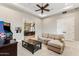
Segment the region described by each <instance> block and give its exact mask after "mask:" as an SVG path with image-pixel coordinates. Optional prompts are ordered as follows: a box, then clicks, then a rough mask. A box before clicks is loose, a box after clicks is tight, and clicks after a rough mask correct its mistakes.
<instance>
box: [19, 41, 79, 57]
mask: <svg viewBox="0 0 79 59" xmlns="http://www.w3.org/2000/svg"><path fill="white" fill-rule="evenodd" d="M65 43H66V47H65V50H64V52H63V54H57V53H55V52H53V51H50V50H48V49H47V48H46V46H45V45H44V44H42V49H40V50H38V51H36V52H35V53H34V54H32V53H31V52H30V51H28V50H27V49H25V48H23V47H22V44H21V42H20V43H18V56H79V42H76V41H75V42H71V41H65Z"/></svg>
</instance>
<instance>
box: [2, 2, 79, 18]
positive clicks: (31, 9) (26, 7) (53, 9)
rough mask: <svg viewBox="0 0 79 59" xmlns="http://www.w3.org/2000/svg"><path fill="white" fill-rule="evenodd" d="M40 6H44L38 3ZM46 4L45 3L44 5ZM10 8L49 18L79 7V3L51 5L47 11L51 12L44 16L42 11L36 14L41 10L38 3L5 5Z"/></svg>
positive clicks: (45, 13)
mask: <svg viewBox="0 0 79 59" xmlns="http://www.w3.org/2000/svg"><path fill="white" fill-rule="evenodd" d="M38 4H39V5H42V4H41V3H38ZM44 4H45V3H44ZM3 5H6V6H9V7H11V8H12V7H13V8H14V9H17V10H19V11H22V12H23V11H24V12H28V13H31V14H32V15H35V16H38V17H40V18H44V17H48V16H51V15H54V14H56V13H59V12H62V11H66V10H70V9H74V8H77V7H79V4H78V3H49V6H48V7H47V9H50V11H49V12H46V11H44V13H43V14H41V12H40V11H38V12H36V11H35V10H37V9H39V8H38V7H37V6H36V3H17V4H3Z"/></svg>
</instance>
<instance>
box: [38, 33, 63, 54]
mask: <svg viewBox="0 0 79 59" xmlns="http://www.w3.org/2000/svg"><path fill="white" fill-rule="evenodd" d="M39 40H40V41H42V42H43V43H44V44H46V45H47V48H48V49H49V50H52V51H54V52H57V53H59V54H61V53H63V51H64V47H65V43H64V36H63V35H57V34H48V33H44V34H43V35H42V37H39Z"/></svg>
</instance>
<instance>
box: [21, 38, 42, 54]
mask: <svg viewBox="0 0 79 59" xmlns="http://www.w3.org/2000/svg"><path fill="white" fill-rule="evenodd" d="M22 46H23V47H24V48H26V49H28V50H29V51H30V52H32V54H34V52H36V51H37V50H39V49H41V47H42V43H41V42H40V41H37V40H32V39H29V40H28V41H25V40H22Z"/></svg>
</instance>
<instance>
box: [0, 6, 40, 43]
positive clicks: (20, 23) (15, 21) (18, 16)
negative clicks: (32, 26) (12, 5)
mask: <svg viewBox="0 0 79 59" xmlns="http://www.w3.org/2000/svg"><path fill="white" fill-rule="evenodd" d="M0 18H3V19H4V20H3V21H6V22H10V23H11V30H12V32H13V38H15V39H17V41H21V40H23V39H24V32H23V31H24V22H25V21H24V20H27V21H33V22H35V23H36V34H38V35H40V34H41V20H40V19H39V18H37V17H35V16H33V15H31V14H28V13H27V14H23V13H21V12H18V11H16V10H12V9H9V8H6V7H4V6H0ZM0 21H1V20H0ZM16 27H21V28H22V32H21V33H18V34H17V33H16V32H15V28H16Z"/></svg>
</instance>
